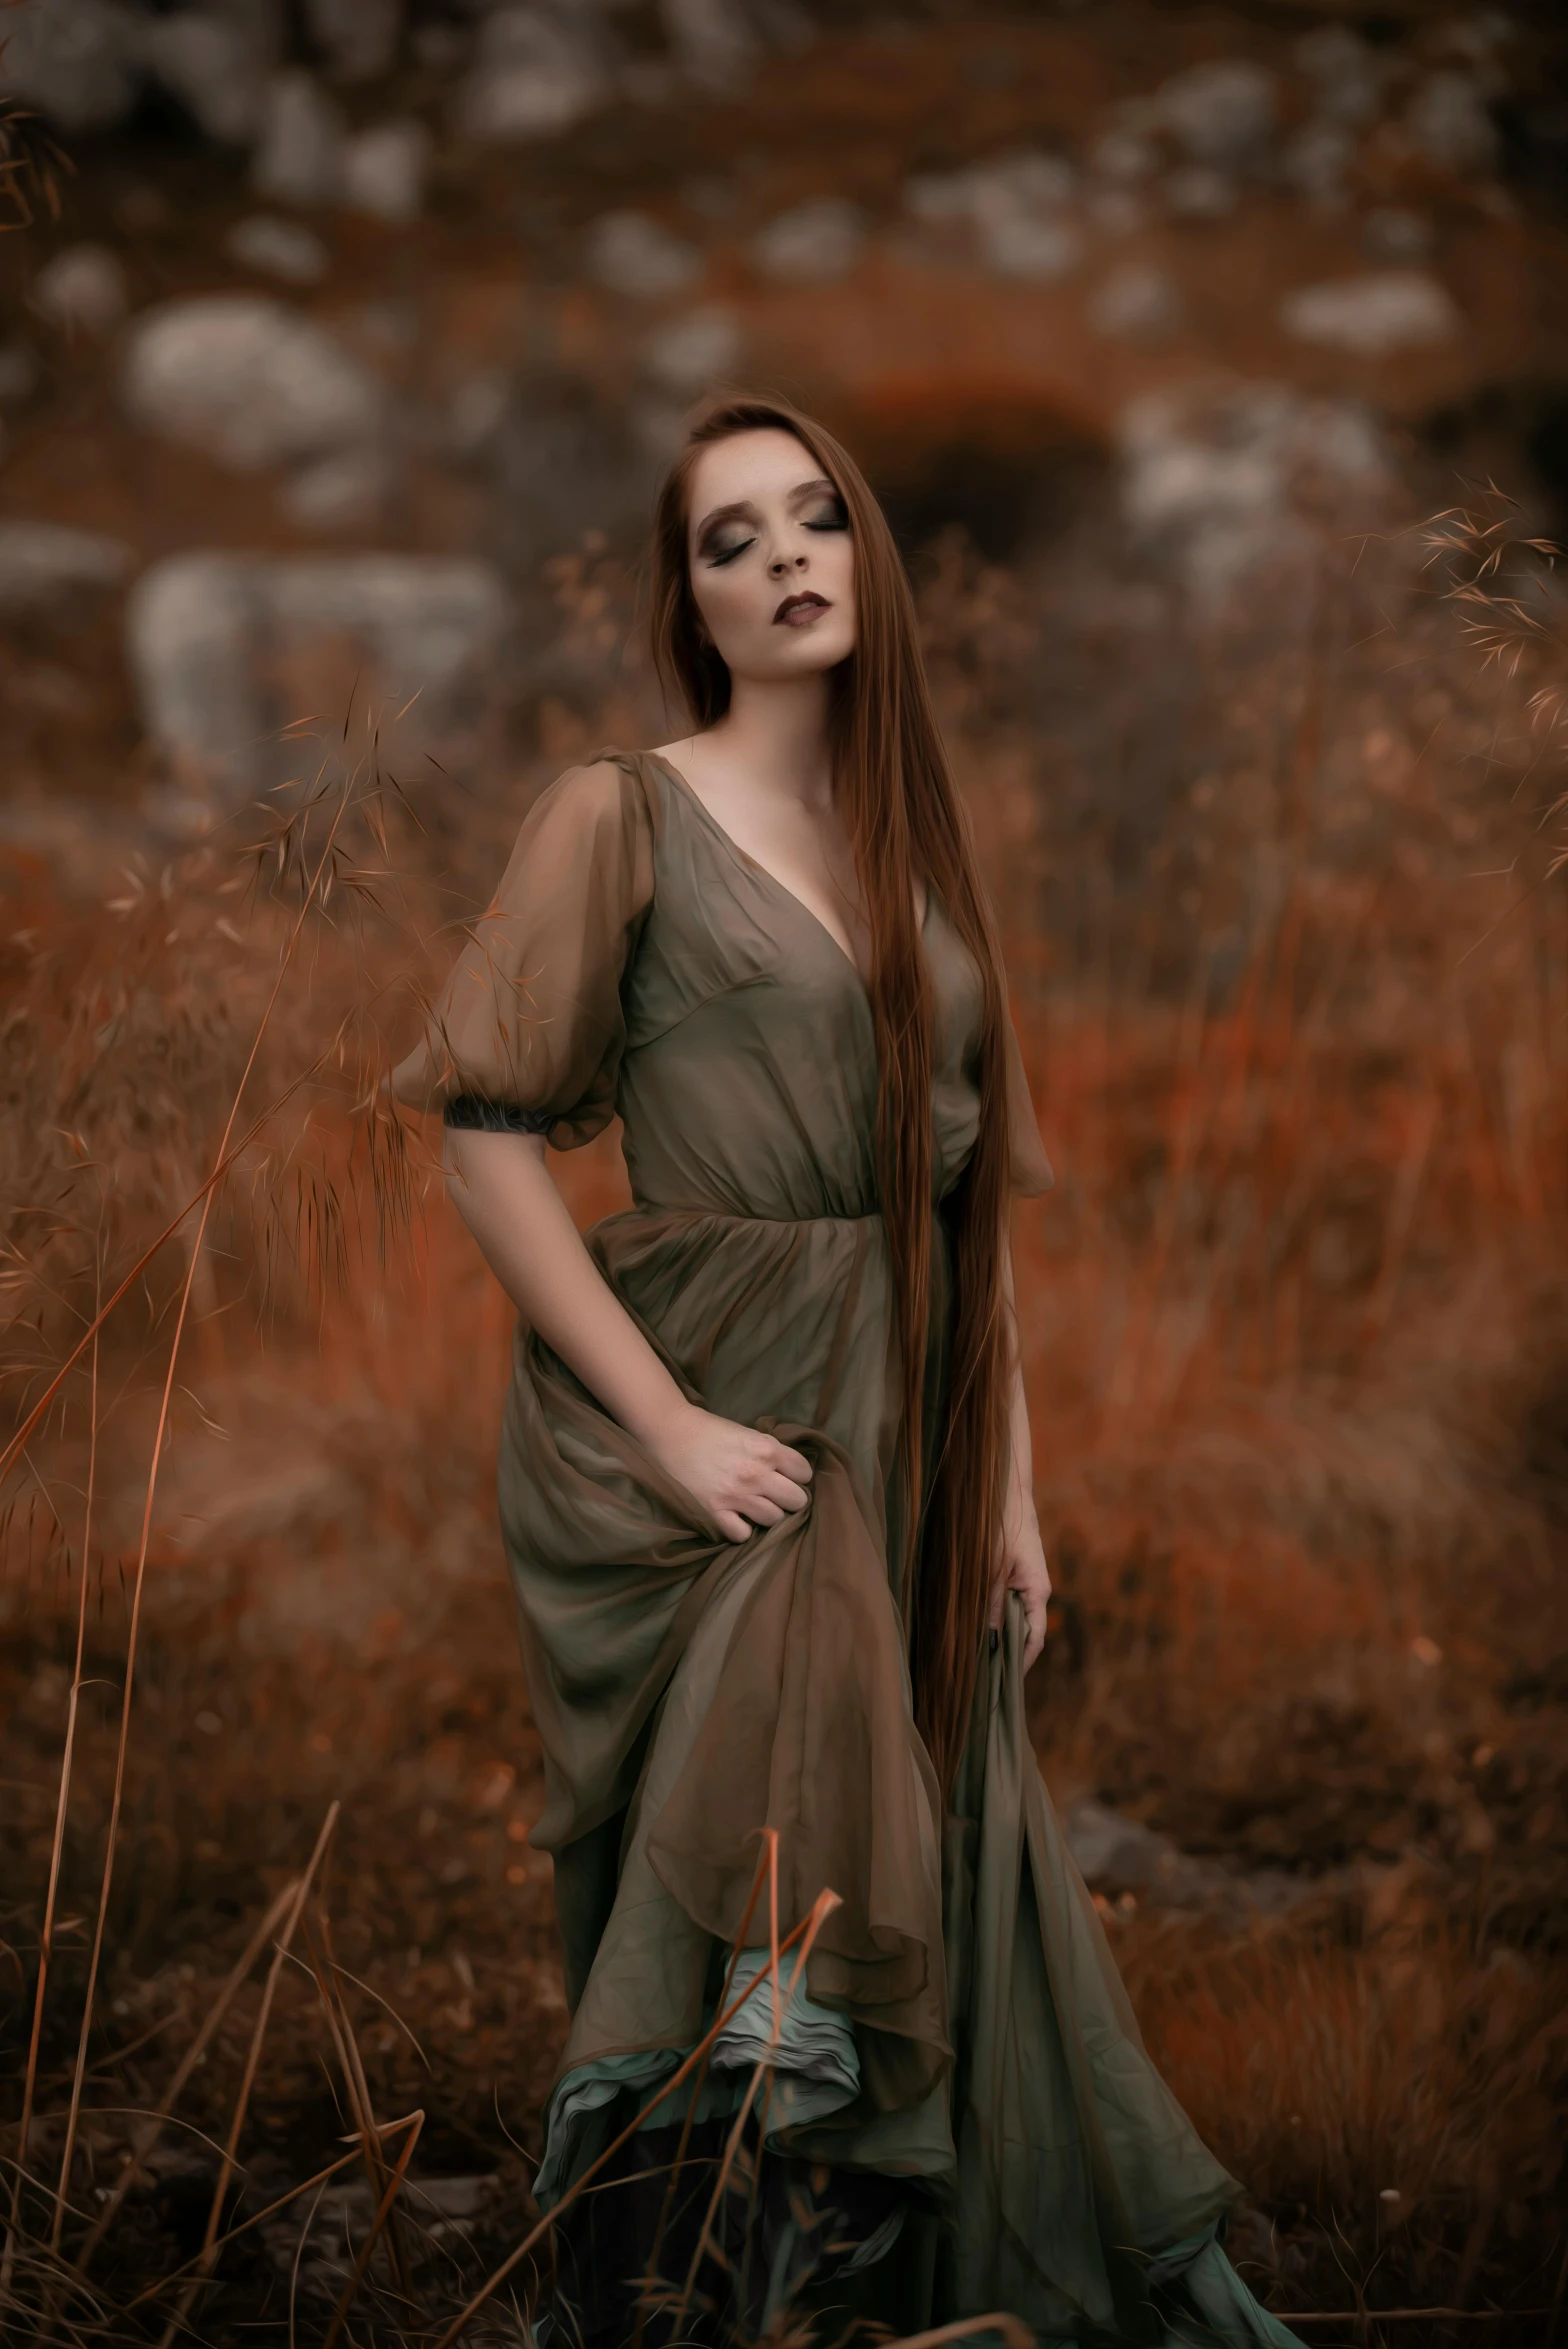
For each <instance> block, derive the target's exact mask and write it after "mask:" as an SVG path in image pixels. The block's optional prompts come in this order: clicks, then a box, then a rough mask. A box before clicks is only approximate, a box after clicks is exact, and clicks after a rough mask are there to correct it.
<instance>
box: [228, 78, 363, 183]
mask: <svg viewBox="0 0 1568 2349" xmlns="http://www.w3.org/2000/svg"><path fill="white" fill-rule="evenodd" d="M345 135H346V134H345V127H344V122H343V116H342V112H341V110H340V109H339V107H338V106H337V104H336V102H335V101H334V100H333V99H332V98H330V97H329V96H328V95H327V93H326V91H325V90H324V89H322V87H321V85H320V83H319V82H317V81H315V80H313V79H312V77H311V76H310V75H309V74H308V73H297V72H290V73H280V74H275V75H274V76H273V78H272V80H271V81H270V82H269V83H268V85H267V89H266V93H265V96H264V99H263V102H262V111H261V136H260V139H259V141H258V143H257V147H256V152H255V155H254V156H253V158H252V161H251V185H252V186H253V187H254V188H255V190H256V193H257V195H258V196H264V197H265V198H266V199H267V201H268V202H269V203H272V204H298V205H300V206H302V207H308V206H311V205H316V204H332V203H335V202H336V200H337V196H338V191H339V188H340V186H341V184H342V176H343V141H344V137H345Z"/></svg>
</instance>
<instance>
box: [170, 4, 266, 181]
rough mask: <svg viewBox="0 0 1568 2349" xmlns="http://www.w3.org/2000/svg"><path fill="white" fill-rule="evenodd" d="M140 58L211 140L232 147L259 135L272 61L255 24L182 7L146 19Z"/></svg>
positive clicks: (244, 143) (245, 142) (239, 145)
mask: <svg viewBox="0 0 1568 2349" xmlns="http://www.w3.org/2000/svg"><path fill="white" fill-rule="evenodd" d="M140 56H141V60H142V63H143V65H144V66H145V67H146V69H147V71H148V72H149V73H150V74H151V76H152V78H153V79H154V80H155V81H156V82H159V83H161V84H162V86H163V88H164V89H166V90H168V91H170V92H171V93H172V94H173V96H175V97H176V98H178V99H179V101H180V103H181V105H182V106H183V107H184V108H185V109H186V111H187V113H188V114H189V115H190V116H191V119H192V120H193V121H194V122H195V123H196V124H197V125H198V126H199V127H200V128H201V129H202V130H204V131H205V132H206V134H207V136H208V138H210V139H216V140H218V141H219V142H220V143H221V144H222V145H225V146H231V147H241V146H245V145H247V144H248V143H249V141H250V140H251V139H252V138H254V136H255V135H256V131H257V128H258V125H259V124H260V121H261V113H262V102H263V97H264V82H263V75H264V73H265V70H266V68H267V66H268V64H269V63H270V62H271V61H270V59H269V58H267V57H266V56H264V55H263V54H262V52H261V50H260V48H259V46H258V42H257V39H256V36H255V31H254V28H253V27H251V26H248V25H247V24H246V23H245V22H244V21H243V20H241V19H239V18H236V17H234V16H219V15H212V14H209V13H207V12H205V11H198V10H197V9H194V8H185V9H180V10H178V11H177V12H176V13H175V14H174V15H172V16H154V17H152V18H150V19H149V20H148V21H147V23H146V25H145V26H144V28H143V30H142V34H141V46H140Z"/></svg>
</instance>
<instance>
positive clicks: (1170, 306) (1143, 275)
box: [1089, 261, 1183, 343]
mask: <svg viewBox="0 0 1568 2349" xmlns="http://www.w3.org/2000/svg"><path fill="white" fill-rule="evenodd" d="M1182 318H1183V304H1182V298H1181V287H1180V286H1179V285H1178V284H1177V282H1176V280H1175V278H1174V277H1172V275H1171V273H1170V271H1169V270H1168V269H1161V268H1159V267H1158V266H1157V265H1156V264H1155V263H1153V262H1149V261H1129V262H1128V264H1127V266H1126V267H1125V268H1124V269H1114V270H1112V272H1111V274H1110V276H1109V277H1107V278H1106V279H1105V280H1104V282H1103V283H1102V284H1101V285H1099V286H1097V287H1096V288H1095V291H1094V293H1093V295H1092V296H1091V297H1090V301H1089V323H1090V325H1091V326H1093V327H1094V328H1095V329H1096V330H1097V331H1098V332H1099V333H1100V334H1106V335H1114V336H1116V337H1117V338H1118V339H1119V340H1121V341H1125V342H1140V343H1152V342H1161V341H1163V340H1164V339H1165V337H1166V336H1167V335H1172V334H1174V333H1176V331H1177V330H1178V328H1179V327H1180V326H1181V323H1182Z"/></svg>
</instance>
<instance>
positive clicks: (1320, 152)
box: [1282, 122, 1356, 212]
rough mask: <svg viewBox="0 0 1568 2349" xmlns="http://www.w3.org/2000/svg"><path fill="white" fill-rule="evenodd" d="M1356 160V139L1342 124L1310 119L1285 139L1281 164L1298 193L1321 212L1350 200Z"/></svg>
mask: <svg viewBox="0 0 1568 2349" xmlns="http://www.w3.org/2000/svg"><path fill="white" fill-rule="evenodd" d="M1355 159H1356V142H1355V140H1354V139H1353V138H1352V137H1351V135H1350V133H1349V131H1348V130H1346V128H1345V127H1344V125H1343V124H1342V123H1338V122H1309V123H1304V124H1303V126H1302V128H1301V129H1300V130H1299V131H1297V133H1296V134H1295V136H1294V138H1292V139H1289V140H1287V141H1286V144H1285V152H1284V155H1283V158H1282V164H1283V169H1284V174H1285V178H1286V180H1287V181H1288V183H1289V184H1290V186H1292V187H1293V188H1294V189H1295V190H1296V193H1297V194H1298V195H1300V196H1304V197H1305V198H1306V200H1307V202H1308V203H1309V204H1313V205H1315V206H1316V207H1317V209H1318V210H1319V211H1323V212H1330V211H1339V210H1340V209H1342V207H1343V206H1344V205H1345V204H1346V203H1347V202H1348V201H1349V188H1348V182H1349V178H1350V172H1351V167H1352V165H1353V164H1354V162H1355Z"/></svg>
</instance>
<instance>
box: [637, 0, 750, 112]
mask: <svg viewBox="0 0 1568 2349" xmlns="http://www.w3.org/2000/svg"><path fill="white" fill-rule="evenodd" d="M659 15H660V18H661V20H662V23H663V26H664V37H665V39H666V41H667V42H668V43H669V47H670V55H671V57H672V58H673V60H674V62H675V64H676V66H677V67H678V69H679V70H680V72H681V73H682V74H684V76H685V77H686V79H687V80H688V81H690V82H695V84H696V85H697V87H698V88H699V89H702V90H711V91H713V92H715V93H719V92H723V91H729V90H736V89H739V87H740V86H741V84H742V83H743V82H745V81H746V80H748V79H749V77H750V76H751V74H752V73H754V72H755V70H756V68H757V67H758V66H759V65H760V64H761V62H762V48H763V45H762V40H761V38H760V36H759V34H758V31H757V27H756V25H755V24H754V23H753V22H752V19H751V17H750V15H749V14H748V12H747V10H746V9H745V7H744V6H743V5H741V4H740V0H660V5H659Z"/></svg>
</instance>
